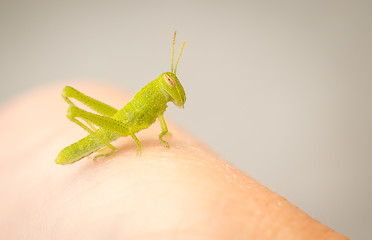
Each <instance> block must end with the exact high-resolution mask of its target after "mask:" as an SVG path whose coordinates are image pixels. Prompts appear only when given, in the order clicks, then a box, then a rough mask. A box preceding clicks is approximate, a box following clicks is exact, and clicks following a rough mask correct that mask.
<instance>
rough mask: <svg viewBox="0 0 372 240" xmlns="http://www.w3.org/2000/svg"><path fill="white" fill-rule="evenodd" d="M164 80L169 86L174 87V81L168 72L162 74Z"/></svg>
mask: <svg viewBox="0 0 372 240" xmlns="http://www.w3.org/2000/svg"><path fill="white" fill-rule="evenodd" d="M164 79H165V82H166V83H168V85H169V86H171V87H175V86H176V83H175V82H174V80H173V78H172V77H171V76H169V75H168V74H164Z"/></svg>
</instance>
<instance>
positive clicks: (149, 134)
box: [0, 84, 347, 240]
mask: <svg viewBox="0 0 372 240" xmlns="http://www.w3.org/2000/svg"><path fill="white" fill-rule="evenodd" d="M74 86H76V87H77V89H80V90H82V91H83V92H84V93H86V94H88V95H91V96H98V97H97V98H98V99H99V100H102V101H103V102H106V103H108V104H110V105H111V104H112V105H113V106H115V107H122V106H123V105H124V103H125V102H127V101H128V100H129V99H128V98H125V97H124V95H123V94H122V92H120V91H119V90H115V89H114V88H108V87H104V86H102V85H97V84H80V85H79V84H74ZM62 88H63V86H62V85H58V86H55V85H53V86H49V87H46V88H43V89H39V90H36V91H33V92H31V93H28V94H25V95H23V96H21V97H20V98H18V99H16V100H14V101H12V102H10V103H8V104H7V105H5V106H4V107H3V108H2V109H1V110H0V132H1V136H2V138H1V140H0V146H2V151H0V192H1V196H2V197H1V207H0V212H1V217H0V238H1V239H136V240H137V239H141V240H142V239H152V240H154V239H198V240H202V239H213V240H218V239H347V238H346V237H344V236H342V235H340V234H338V233H336V232H334V231H333V230H332V229H330V228H329V227H327V226H325V225H323V224H321V223H319V222H317V221H316V220H314V219H312V218H311V217H310V216H308V215H307V214H306V213H304V212H302V211H301V210H299V209H298V208H297V207H295V206H294V205H292V204H291V203H289V202H288V201H287V200H285V199H284V198H283V197H281V196H279V195H277V194H275V193H273V192H272V191H270V190H269V189H268V188H266V187H264V186H262V185H261V184H259V183H258V182H256V181H255V180H253V179H252V178H250V177H249V176H247V175H246V174H244V173H243V172H241V171H239V170H238V169H236V168H234V167H233V166H232V165H231V164H229V163H227V162H225V161H224V160H222V159H221V158H219V157H218V156H216V155H215V154H214V153H212V152H211V151H210V150H208V149H207V148H205V147H204V146H203V145H202V144H201V143H200V142H198V141H197V140H195V139H194V138H192V137H190V136H189V135H188V134H187V133H186V132H184V131H182V130H181V129H179V128H178V127H176V126H175V125H173V124H169V122H168V127H169V130H170V132H172V137H169V138H168V139H167V140H168V141H169V144H170V148H169V149H166V148H164V147H162V146H161V144H160V143H159V141H158V134H159V132H160V126H159V124H158V123H155V124H154V125H153V126H151V127H150V128H149V129H146V130H144V131H142V132H140V133H139V134H138V138H139V139H140V141H141V142H142V155H141V156H140V157H138V156H136V148H137V146H136V144H135V143H134V142H133V140H132V139H131V138H120V139H119V140H117V141H116V142H114V145H115V146H117V147H118V152H116V153H115V154H114V155H113V156H110V157H108V158H105V159H102V158H101V159H98V160H97V161H96V162H93V160H92V159H93V157H92V156H90V157H87V158H85V159H82V160H81V161H79V162H77V163H75V164H72V165H65V166H60V165H57V164H55V163H54V159H55V157H56V156H57V154H58V152H59V151H60V150H61V149H62V148H63V147H65V146H67V145H69V144H71V143H73V142H74V141H76V140H78V139H80V137H83V136H85V135H86V133H85V132H84V131H83V130H82V129H81V128H79V127H78V126H75V125H74V124H73V123H71V122H69V120H68V119H67V118H66V117H65V114H66V110H67V107H68V106H67V104H65V102H64V101H63V100H62V98H61V97H60V92H61V90H62Z"/></svg>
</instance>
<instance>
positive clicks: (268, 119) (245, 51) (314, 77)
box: [0, 0, 372, 239]
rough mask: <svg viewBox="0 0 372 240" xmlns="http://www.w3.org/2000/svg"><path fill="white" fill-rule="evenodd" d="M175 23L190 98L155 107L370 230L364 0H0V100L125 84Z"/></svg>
mask: <svg viewBox="0 0 372 240" xmlns="http://www.w3.org/2000/svg"><path fill="white" fill-rule="evenodd" d="M174 30H177V33H178V35H177V41H176V50H175V51H176V53H177V54H178V50H179V47H180V45H181V41H182V40H186V45H185V48H184V52H183V56H182V58H181V60H180V63H179V66H178V77H179V79H180V80H181V82H182V84H183V86H184V88H185V90H186V93H187V102H186V105H185V109H183V110H182V111H181V110H179V109H177V108H175V107H174V106H170V107H169V108H168V110H167V112H166V117H167V118H171V119H173V120H174V121H176V122H177V123H179V125H181V126H182V127H183V128H185V129H187V130H188V131H189V132H191V133H192V134H193V135H194V136H196V137H197V138H199V139H200V140H202V141H203V142H204V143H205V144H206V145H208V146H209V147H210V148H212V149H213V150H214V151H216V152H217V153H218V154H220V155H221V156H222V157H223V158H225V159H226V160H228V161H230V162H231V163H232V164H234V165H235V166H236V167H238V168H239V169H241V170H242V171H244V172H246V173H247V174H248V175H250V176H252V177H253V178H255V179H256V180H258V181H259V182H261V183H262V184H264V185H266V186H268V187H269V188H270V189H272V190H273V191H275V192H277V193H279V194H281V195H283V196H284V197H285V198H287V199H288V200H289V201H290V202H292V203H293V204H295V205H297V206H298V207H299V208H301V209H302V210H304V211H305V212H307V213H308V214H310V215H311V216H312V217H314V218H315V219H317V220H319V221H321V222H322V223H324V224H326V225H329V226H330V227H332V228H333V229H335V230H336V231H339V232H341V233H343V234H346V235H348V236H349V237H351V238H353V239H367V238H368V237H370V229H371V227H372V217H371V216H372V207H371V203H372V187H371V183H372V174H371V170H372V46H371V44H372V2H371V1H342V0H338V1H336V0H335V1H324V0H322V1H238V0H229V1H205V0H197V1H193V0H188V1H163V0H158V1H140V0H137V1H58V2H57V1H53V2H52V1H45V2H43V1H6V0H0V83H1V84H0V101H1V103H2V104H5V103H6V102H7V101H10V100H11V99H12V98H15V97H16V96H17V95H19V94H22V93H23V92H25V91H28V90H30V89H32V88H35V87H38V86H43V85H45V84H51V83H53V82H58V81H63V80H66V79H91V81H99V82H106V83H107V84H115V85H118V86H121V87H123V88H126V89H128V90H129V91H130V92H132V93H135V92H136V91H137V90H139V89H140V88H141V87H143V86H144V85H145V84H146V83H148V82H149V81H150V80H152V79H154V78H156V77H157V76H158V75H159V74H160V73H162V72H164V71H169V70H170V49H171V41H172V36H173V31H174ZM56 94H60V93H59V92H58V93H56ZM94 97H97V98H98V99H99V96H94ZM61 101H62V99H61ZM123 105H124V103H123ZM118 107H119V106H118Z"/></svg>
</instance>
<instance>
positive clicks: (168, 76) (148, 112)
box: [55, 32, 186, 164]
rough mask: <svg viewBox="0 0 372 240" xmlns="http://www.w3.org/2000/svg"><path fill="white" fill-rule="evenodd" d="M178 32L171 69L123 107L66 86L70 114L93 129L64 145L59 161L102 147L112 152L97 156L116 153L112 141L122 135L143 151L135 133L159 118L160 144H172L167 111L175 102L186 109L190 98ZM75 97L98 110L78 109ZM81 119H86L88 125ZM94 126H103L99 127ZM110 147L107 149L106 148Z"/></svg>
mask: <svg viewBox="0 0 372 240" xmlns="http://www.w3.org/2000/svg"><path fill="white" fill-rule="evenodd" d="M175 40H176V32H174V37H173V42H172V63H171V72H165V73H162V74H160V76H159V77H158V78H156V79H154V80H152V81H151V82H150V83H148V84H147V85H146V86H145V87H143V88H142V89H141V90H140V91H139V92H137V93H136V94H135V95H134V97H133V99H132V100H131V101H130V102H128V103H127V104H126V105H125V106H124V107H123V108H122V109H120V110H117V109H115V108H113V107H111V106H109V105H107V104H105V103H103V102H100V101H98V100H95V99H93V98H91V97H88V96H87V95H85V94H83V93H81V92H79V91H78V90H76V89H74V88H72V87H69V86H66V87H65V88H64V89H63V92H62V97H63V99H64V100H65V101H66V102H67V103H68V104H69V105H70V107H69V108H68V110H67V117H68V118H69V119H70V120H71V121H72V122H74V123H76V124H77V125H79V126H80V127H82V128H83V129H85V130H86V131H88V132H89V135H88V136H86V137H85V138H83V139H81V140H79V141H78V142H75V143H73V144H71V145H70V146H68V147H66V148H64V149H63V150H62V151H61V152H60V153H59V154H58V157H57V158H56V159H55V162H56V163H57V164H71V163H74V162H77V161H79V160H80V159H82V158H84V157H86V156H88V155H90V154H91V153H93V152H96V151H98V150H100V149H102V148H104V149H106V148H109V149H111V151H110V152H109V153H106V154H99V155H97V156H95V157H94V159H97V158H99V157H107V156H110V155H112V154H114V153H115V152H116V150H117V149H116V148H115V147H114V146H113V145H111V144H110V143H111V142H112V141H114V140H116V139H117V138H119V137H125V136H131V137H132V138H133V140H134V141H135V142H136V144H137V146H138V148H137V154H138V155H139V154H141V143H140V141H139V140H138V138H137V137H136V135H135V133H137V132H139V131H141V130H143V129H146V128H148V127H150V126H151V125H152V124H153V123H154V122H155V121H156V119H157V118H158V119H159V122H160V125H161V128H162V132H161V133H160V135H159V140H160V143H161V144H163V145H164V146H165V147H167V148H168V147H169V145H168V142H166V141H165V140H163V136H164V135H165V134H166V133H167V132H168V128H167V125H166V123H165V121H164V118H163V113H164V112H165V110H166V108H167V103H168V102H169V101H172V102H173V103H174V104H175V105H176V106H178V107H180V108H183V105H184V104H185V101H186V94H185V91H184V90H183V87H182V85H181V83H180V81H179V80H178V78H177V76H176V70H177V65H178V61H179V60H180V57H181V53H182V50H183V47H184V45H185V41H183V43H182V46H181V49H180V53H179V55H178V58H177V61H176V64H175V66H174V68H173V56H174V44H175ZM71 98H73V99H75V100H77V101H79V102H81V103H83V104H84V105H86V106H88V107H89V108H91V109H92V110H94V111H95V112H97V113H98V114H95V113H90V112H87V111H85V110H83V109H80V108H78V107H77V106H75V104H74V103H73V102H72V101H71V100H70V99H71ZM78 119H82V120H84V121H85V122H86V124H84V123H83V122H81V121H80V120H78ZM93 125H95V126H97V127H99V128H98V129H96V128H95V127H94V126H93ZM105 147H106V148H105Z"/></svg>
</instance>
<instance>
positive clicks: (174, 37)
mask: <svg viewBox="0 0 372 240" xmlns="http://www.w3.org/2000/svg"><path fill="white" fill-rule="evenodd" d="M175 42H176V31H174V35H173V42H172V62H171V72H173V57H174V44H175Z"/></svg>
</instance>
